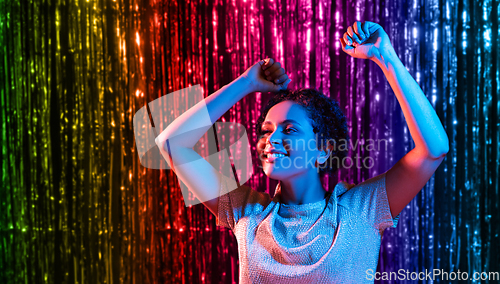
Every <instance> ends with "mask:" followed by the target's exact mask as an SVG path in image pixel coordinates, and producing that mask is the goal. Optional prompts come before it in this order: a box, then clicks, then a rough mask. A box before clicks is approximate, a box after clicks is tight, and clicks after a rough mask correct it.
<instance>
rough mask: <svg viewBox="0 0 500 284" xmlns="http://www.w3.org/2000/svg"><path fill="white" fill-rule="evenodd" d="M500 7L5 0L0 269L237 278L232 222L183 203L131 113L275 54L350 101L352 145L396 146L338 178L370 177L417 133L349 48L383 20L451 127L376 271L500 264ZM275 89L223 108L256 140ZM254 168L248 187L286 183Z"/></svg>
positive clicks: (349, 0) (296, 73) (59, 279)
mask: <svg viewBox="0 0 500 284" xmlns="http://www.w3.org/2000/svg"><path fill="white" fill-rule="evenodd" d="M498 10H499V1H491V0H484V1H452V0H428V1H424V0H418V1H417V0H414V1H402V0H401V1H382V0H372V1H365V0H362V1H354V0H342V1H341V0H333V1H320V0H296V1H277V0H274V1H273V0H269V1H259V0H257V1H251V0H246V1H245V0H234V1H213V2H212V1H165V2H161V1H155V0H153V1H121V0H116V1H94V0H86V1H63V0H60V1H34V0H31V1H30V0H26V1H15V0H14V1H6V0H0V84H1V87H0V94H1V97H0V104H1V108H0V124H1V129H2V133H1V136H0V141H1V145H2V153H1V155H2V156H1V164H0V166H1V168H2V170H1V175H2V176H1V187H0V190H1V191H0V251H1V256H0V282H1V283H21V282H24V283H35V282H36V283H39V282H41V283H121V282H126V283H201V282H206V283H237V282H238V269H239V268H238V251H237V243H236V239H235V238H234V236H233V234H232V232H231V231H229V230H226V229H224V228H219V227H216V226H215V218H214V216H212V214H211V213H210V212H209V211H208V210H207V209H205V208H204V206H203V205H201V204H200V205H196V206H192V207H185V205H184V201H183V197H182V194H181V192H180V189H179V181H178V180H177V178H176V176H175V174H174V173H173V172H172V171H171V170H154V169H148V168H145V167H144V166H142V165H141V164H140V162H139V157H138V155H137V149H136V144H135V141H134V132H133V125H132V119H133V116H134V114H135V112H136V111H137V110H139V109H140V108H142V107H143V106H145V105H146V104H147V103H149V102H151V101H153V100H155V99H157V98H159V97H162V96H164V95H166V94H168V93H171V92H173V91H177V90H180V89H183V88H186V87H189V86H193V85H196V84H200V85H201V87H202V89H203V93H204V96H205V97H206V96H208V95H209V94H211V93H213V92H214V91H216V90H218V89H219V88H221V87H222V86H224V85H225V84H227V83H229V82H230V81H231V80H233V79H235V78H236V77H237V76H238V75H239V74H241V73H242V72H243V71H244V70H245V69H246V68H247V67H248V66H250V65H251V64H253V63H255V62H256V61H257V60H259V59H263V58H266V57H272V58H275V59H276V60H277V61H279V62H281V63H283V66H284V67H285V69H286V70H287V73H288V74H289V76H290V77H291V78H292V80H293V81H292V83H291V85H290V86H289V88H291V89H297V88H300V87H314V88H318V89H320V90H322V91H323V92H324V93H326V94H327V95H329V96H330V97H332V98H335V99H337V100H339V102H340V104H341V106H342V107H343V108H344V111H345V114H346V115H347V117H348V121H349V126H350V129H351V137H352V138H353V140H356V139H360V141H361V139H374V140H381V139H386V140H388V141H389V143H388V145H387V150H386V149H385V148H384V149H381V150H380V151H376V152H368V151H366V150H365V149H364V148H363V147H359V146H358V147H356V148H353V149H352V151H351V156H352V157H354V156H355V155H359V156H360V157H362V158H363V157H367V156H370V157H372V158H373V159H374V161H375V163H376V164H375V166H374V167H372V168H363V169H358V168H350V169H344V170H342V171H340V172H339V174H336V175H332V176H329V177H327V178H326V179H325V181H324V182H325V184H326V185H327V187H328V189H329V190H331V189H332V188H333V186H334V185H335V184H336V183H337V182H338V181H340V180H344V181H347V182H351V183H359V182H361V181H363V180H365V179H367V178H370V177H373V176H375V175H377V174H380V173H382V172H384V171H386V170H387V169H389V168H390V167H391V166H392V165H394V164H395V163H396V162H397V161H398V160H399V159H400V158H401V157H402V156H403V155H404V154H406V153H407V152H408V151H409V150H411V149H412V148H413V147H414V144H413V141H412V139H411V136H410V133H409V131H408V128H407V125H406V122H405V120H404V117H403V113H402V111H401V108H400V107H399V104H398V102H397V100H396V97H395V96H394V93H393V92H392V90H391V88H390V86H389V84H388V82H387V80H386V79H385V77H384V75H383V73H382V71H381V70H380V69H379V67H378V66H377V65H376V64H374V63H372V62H369V61H366V60H358V59H353V58H350V57H349V56H348V55H346V54H345V53H344V52H343V51H342V50H341V47H340V43H339V41H338V38H339V37H341V36H342V35H343V33H344V32H345V31H346V29H347V27H348V26H349V25H352V24H353V23H354V21H357V20H359V21H366V20H367V21H372V22H376V23H379V24H380V25H381V26H382V27H384V29H385V30H386V31H387V33H388V34H389V37H390V39H391V42H392V44H393V46H394V47H395V50H396V52H397V54H398V55H399V56H400V59H401V60H402V62H403V64H404V65H405V66H406V67H407V68H408V70H409V71H410V73H411V74H412V76H413V77H414V78H415V79H416V81H417V82H418V83H419V85H420V86H421V88H422V90H423V91H424V93H425V94H426V96H427V98H428V99H429V101H431V103H432V105H433V106H434V107H435V109H436V112H437V114H438V116H439V117H440V118H441V119H442V123H443V125H444V127H445V129H446V132H447V133H448V136H449V138H450V152H449V153H448V155H447V156H446V159H445V160H444V162H443V163H442V164H441V166H440V167H439V169H438V170H437V172H436V174H435V175H434V176H433V178H432V179H431V180H430V181H429V182H428V183H427V185H426V186H425V187H424V188H423V189H422V191H421V192H420V193H419V194H418V195H417V196H416V197H415V199H414V200H413V201H412V202H411V203H410V204H409V205H408V206H407V207H406V208H405V209H404V210H403V212H402V213H401V217H400V220H399V225H398V227H397V228H391V229H387V230H386V231H385V233H384V235H383V243H382V248H381V253H380V261H379V266H378V271H381V272H382V271H386V272H391V271H398V270H399V269H404V270H407V271H410V272H421V271H425V270H426V269H427V270H432V269H440V270H443V271H446V272H452V271H455V272H456V271H458V270H460V271H462V272H463V271H466V272H468V273H469V275H472V274H473V273H474V272H500V265H499V263H500V248H499V245H498V244H499V241H500V239H499V233H500V226H499V224H500V216H499V215H500V213H499V202H500V194H499V181H498V173H499V157H498V152H499V143H498V142H499V134H498V127H499V123H500V121H499V116H498V115H499V102H498V93H499V82H498V80H499V74H498V66H499V58H498V55H497V51H498V49H499V48H500V44H499V41H498V35H499V33H500V32H499V27H498V17H499V16H498ZM271 95H272V94H261V93H255V94H250V95H249V96H247V97H245V98H244V99H243V100H241V101H240V102H238V103H237V104H236V105H235V107H234V108H232V109H231V110H230V111H229V112H228V113H226V114H225V115H224V117H223V118H222V120H225V121H232V122H238V123H241V124H243V125H244V126H245V127H246V128H247V132H248V133H249V140H250V141H253V142H255V141H256V139H257V136H256V133H255V126H254V125H253V123H255V121H256V120H257V117H258V115H259V114H260V110H261V108H262V107H263V105H264V104H265V103H266V101H267V100H268V99H269V97H270V96H271ZM253 146H254V147H255V144H254V145H253ZM253 164H254V175H253V176H252V179H251V180H250V181H248V182H247V184H248V185H250V186H252V187H253V188H254V189H255V190H259V191H266V192H268V193H270V194H271V195H272V194H274V188H275V186H276V181H273V180H269V179H268V178H267V177H266V176H265V175H264V173H263V172H262V170H261V169H260V168H259V167H258V161H257V160H254V163H253ZM408 182H411V181H408ZM401 190H404V189H401ZM360 273H364V272H360ZM413 282H414V281H398V282H397V283H413ZM437 282H439V281H437ZM444 282H447V281H444ZM377 283H378V282H377ZM384 283H396V282H395V281H386V282H384ZM424 283H430V282H429V281H424ZM476 283H479V281H477V282H476ZM482 283H493V282H488V281H483V282H482Z"/></svg>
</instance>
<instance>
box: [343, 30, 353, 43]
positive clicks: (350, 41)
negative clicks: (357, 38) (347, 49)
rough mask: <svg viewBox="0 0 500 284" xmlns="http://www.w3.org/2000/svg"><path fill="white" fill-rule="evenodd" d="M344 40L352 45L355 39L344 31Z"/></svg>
mask: <svg viewBox="0 0 500 284" xmlns="http://www.w3.org/2000/svg"><path fill="white" fill-rule="evenodd" d="M344 42H345V43H346V44H347V45H352V44H353V42H354V41H353V40H352V38H351V37H350V36H349V35H348V34H347V33H344Z"/></svg>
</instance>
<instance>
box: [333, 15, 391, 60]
mask: <svg viewBox="0 0 500 284" xmlns="http://www.w3.org/2000/svg"><path fill="white" fill-rule="evenodd" d="M339 40H340V43H341V44H342V50H343V51H344V52H345V53H347V54H349V55H350V56H352V57H354V58H360V59H370V60H380V59H381V54H384V53H385V52H387V51H391V50H392V51H394V48H393V47H392V44H391V41H390V40H389V36H388V35H387V33H386V32H385V31H384V29H383V28H382V27H381V26H380V25H379V24H376V23H373V22H368V21H365V22H363V23H361V22H359V21H358V22H355V23H354V24H353V25H352V26H350V27H348V28H347V32H345V33H344V36H343V37H342V38H339Z"/></svg>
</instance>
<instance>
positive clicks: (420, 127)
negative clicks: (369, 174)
mask: <svg viewBox="0 0 500 284" xmlns="http://www.w3.org/2000/svg"><path fill="white" fill-rule="evenodd" d="M363 36H364V39H363ZM341 43H342V49H343V50H344V51H345V52H346V53H347V54H349V55H351V56H353V57H355V58H362V59H370V60H372V61H373V62H375V63H376V64H377V65H378V66H379V67H380V68H381V69H382V71H383V72H384V74H385V77H386V78H387V80H388V81H389V84H390V85H391V87H392V90H393V91H394V94H395V95H396V98H397V100H398V102H399V104H400V106H401V109H402V110H403V114H404V117H405V119H406V123H407V124H408V129H409V130H410V134H411V136H412V138H413V141H414V142H415V148H413V149H412V150H411V151H410V152H408V153H407V154H406V155H405V156H404V157H403V158H401V160H399V161H398V162H397V163H396V164H395V165H394V166H393V167H392V168H391V169H389V170H388V171H387V173H386V191H387V196H388V199H389V205H390V208H391V213H392V215H393V216H396V215H397V214H399V212H401V210H403V208H404V207H405V206H406V205H407V204H408V203H409V202H410V201H411V200H412V199H413V198H414V197H415V196H416V195H417V194H418V192H419V191H420V190H421V189H422V188H423V187H424V186H425V184H426V183H427V181H429V179H430V178H431V177H432V175H433V174H434V172H435V171H436V169H437V168H438V166H439V165H440V164H441V162H442V161H443V159H444V156H445V155H446V153H448V150H449V142H448V135H447V134H446V132H445V130H444V128H443V125H442V124H441V121H440V120H439V117H438V116H437V114H436V112H435V111H434V109H433V107H432V105H431V104H430V102H429V100H427V98H426V97H425V95H424V93H423V92H422V89H420V86H419V85H418V84H417V82H415V80H414V79H413V77H412V76H411V75H410V73H409V72H408V70H407V69H406V67H405V66H404V65H403V63H402V62H401V61H400V60H399V58H398V56H397V55H396V52H395V51H394V48H393V47H392V45H391V43H390V40H389V37H388V36H387V34H386V33H385V31H384V30H383V28H382V27H381V26H380V25H378V24H375V23H372V22H364V23H361V22H356V23H355V24H354V25H353V26H351V27H349V28H348V31H347V32H346V33H345V34H344V37H343V38H342V40H341Z"/></svg>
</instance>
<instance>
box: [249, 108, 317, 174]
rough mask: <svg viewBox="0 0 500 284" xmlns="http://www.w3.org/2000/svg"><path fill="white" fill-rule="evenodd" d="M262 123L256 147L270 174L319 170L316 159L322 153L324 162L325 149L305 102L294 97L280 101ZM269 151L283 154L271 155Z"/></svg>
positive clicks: (267, 172) (265, 170) (265, 168)
mask: <svg viewBox="0 0 500 284" xmlns="http://www.w3.org/2000/svg"><path fill="white" fill-rule="evenodd" d="M260 127H261V128H262V134H263V136H262V137H261V138H260V140H259V142H258V144H257V151H258V154H259V157H260V159H261V161H262V167H263V170H264V172H265V173H266V175H267V176H269V177H270V178H272V179H276V180H284V179H287V178H291V177H293V176H296V175H301V174H304V173H307V172H308V171H315V172H316V171H317V168H316V166H315V165H316V161H317V160H318V157H319V158H320V163H321V159H324V156H325V152H323V151H321V150H319V149H318V148H317V142H316V141H317V140H316V139H317V137H316V135H315V133H314V131H313V126H312V121H311V119H310V118H309V117H308V116H307V113H306V111H305V110H304V108H302V106H300V105H299V104H297V103H295V102H293V101H283V102H280V103H278V104H276V105H275V106H273V107H272V108H271V109H270V110H269V112H268V113H267V115H266V118H265V120H264V123H263V124H262V125H261V126H260ZM270 151H276V152H281V153H283V154H284V155H282V154H274V155H271V154H270V153H269V152H270ZM323 161H324V160H323Z"/></svg>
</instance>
